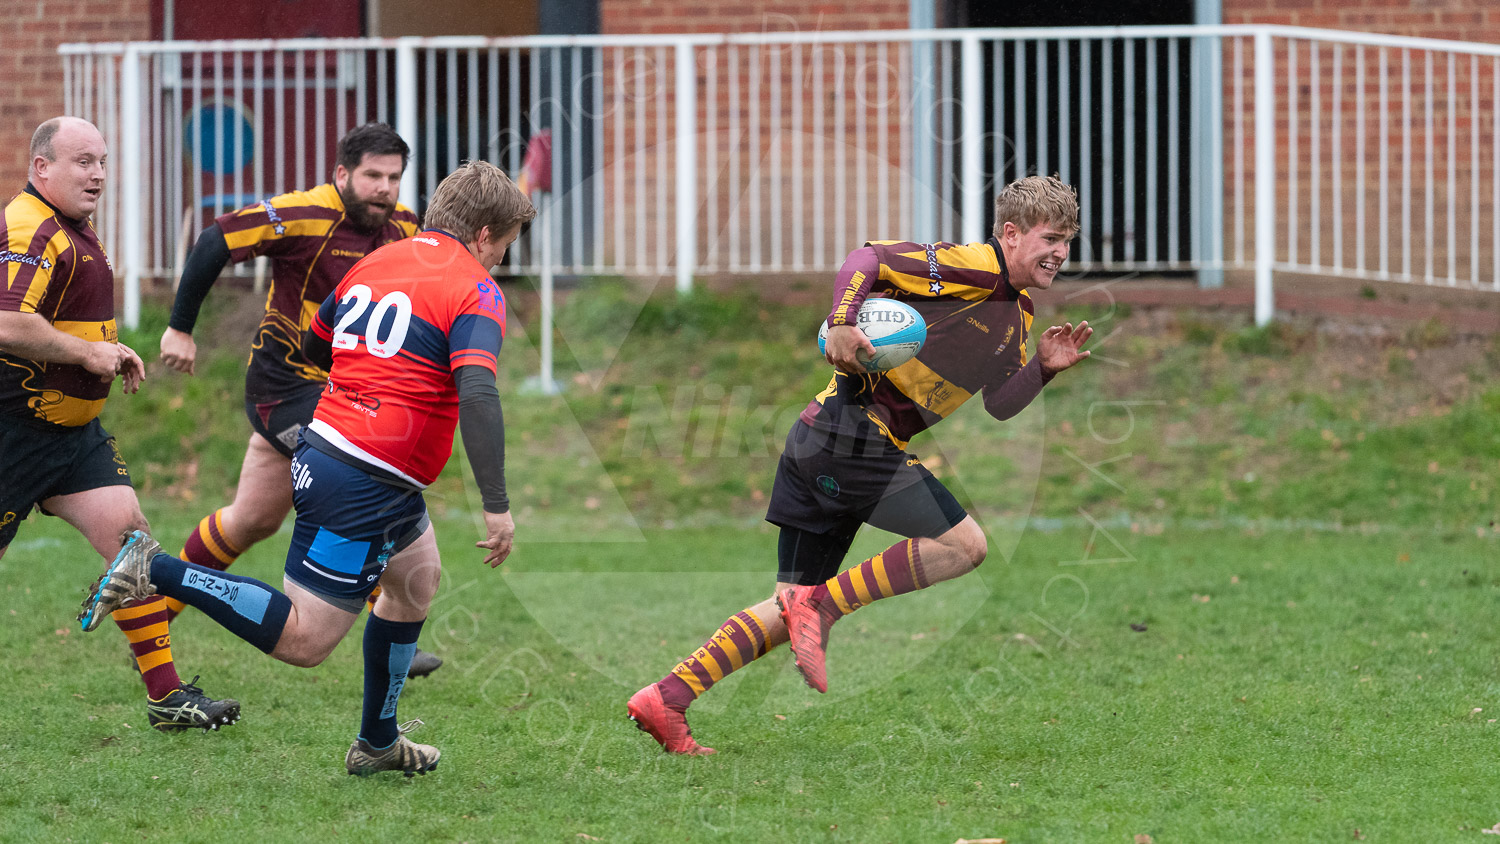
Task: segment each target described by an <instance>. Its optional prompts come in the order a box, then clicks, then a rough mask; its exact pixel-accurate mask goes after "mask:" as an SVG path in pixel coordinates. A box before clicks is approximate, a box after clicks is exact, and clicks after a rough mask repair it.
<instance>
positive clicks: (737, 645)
mask: <svg viewBox="0 0 1500 844" xmlns="http://www.w3.org/2000/svg"><path fill="white" fill-rule="evenodd" d="M770 649H771V648H770V647H768V646H767V645H766V626H765V624H763V623H761V620H760V619H759V618H756V616H755V613H753V612H751V611H749V610H744V611H743V612H737V613H735V614H734V615H732V616H730V617H729V620H728V621H726V622H724V626H722V627H720V628H719V629H718V630H716V631H714V635H712V636H710V637H709V639H708V641H707V642H704V643H703V647H701V648H699V649H698V650H696V651H693V654H692V656H689V657H688V658H687V659H685V660H683V661H682V662H679V663H677V667H676V668H673V669H672V670H671V672H669V673H668V674H667V676H666V677H663V678H662V680H661V682H659V683H657V684H656V685H657V687H658V688H659V689H661V699H662V702H664V703H666V705H667V708H669V709H675V710H677V711H678V712H685V711H687V708H688V706H689V705H690V704H691V703H692V702H693V701H695V700H697V699H698V696H699V695H701V694H703V693H704V692H706V691H708V690H709V688H710V687H712V686H713V684H714V683H717V682H719V681H720V680H722V679H724V678H725V677H727V676H729V674H730V673H732V672H734V671H737V670H739V669H741V668H744V667H745V666H746V665H749V664H750V663H751V662H752V661H754V660H756V659H759V658H760V657H763V656H765V655H766V652H767V651H769V650H770Z"/></svg>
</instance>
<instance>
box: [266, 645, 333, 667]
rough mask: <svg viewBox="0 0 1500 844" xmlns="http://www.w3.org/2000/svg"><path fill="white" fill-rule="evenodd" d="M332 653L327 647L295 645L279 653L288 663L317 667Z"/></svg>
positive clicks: (283, 660)
mask: <svg viewBox="0 0 1500 844" xmlns="http://www.w3.org/2000/svg"><path fill="white" fill-rule="evenodd" d="M330 653H332V651H331V650H330V649H327V648H312V647H306V646H300V647H295V648H291V649H289V650H287V651H286V652H285V653H283V654H279V656H280V657H281V661H282V662H285V663H286V664H287V665H295V666H297V667H298V668H317V667H318V666H319V665H322V664H323V660H325V659H327V658H328V654H330Z"/></svg>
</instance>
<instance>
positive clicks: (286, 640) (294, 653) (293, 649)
mask: <svg viewBox="0 0 1500 844" xmlns="http://www.w3.org/2000/svg"><path fill="white" fill-rule="evenodd" d="M290 632H291V631H287V632H284V633H283V634H282V636H281V640H280V641H279V642H277V643H276V650H275V651H274V652H273V653H272V655H273V656H275V657H276V658H277V659H279V660H281V661H282V662H284V663H286V664H287V665H295V666H297V667H298V668H316V667H317V666H319V665H321V664H323V660H325V659H327V658H328V655H329V654H331V653H333V647H332V646H331V645H328V644H327V643H325V642H321V641H315V640H313V639H310V638H308V637H305V636H299V635H296V634H295V633H292V634H291V635H287V633H290ZM334 644H337V642H335V643H334Z"/></svg>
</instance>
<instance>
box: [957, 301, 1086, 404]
mask: <svg viewBox="0 0 1500 844" xmlns="http://www.w3.org/2000/svg"><path fill="white" fill-rule="evenodd" d="M1093 333H1094V329H1093V328H1090V327H1089V324H1088V323H1087V322H1080V323H1078V325H1077V327H1076V328H1075V327H1074V326H1073V324H1072V323H1065V324H1063V325H1054V326H1052V327H1051V328H1048V329H1047V330H1046V331H1043V332H1042V336H1041V337H1040V338H1038V339H1037V351H1036V356H1035V357H1033V358H1032V359H1031V360H1030V361H1028V362H1027V363H1026V365H1025V366H1023V367H1021V368H1020V369H1018V370H1016V372H1015V374H1013V375H1011V376H1010V377H1009V378H1006V379H1005V383H1003V384H1001V385H1000V386H999V387H997V388H995V389H990V388H988V387H986V388H985V391H984V409H985V410H986V411H988V412H989V414H990V415H991V416H993V417H995V418H996V419H999V420H1000V421H1002V422H1003V421H1005V420H1007V419H1010V418H1011V417H1013V416H1015V415H1016V414H1017V413H1020V412H1021V411H1023V410H1025V409H1026V406H1027V405H1029V404H1031V402H1032V400H1033V399H1035V398H1036V397H1037V395H1038V394H1040V393H1041V392H1042V388H1043V387H1045V386H1047V382H1048V381H1051V380H1052V378H1053V376H1055V375H1057V373H1059V372H1062V371H1063V370H1065V369H1070V368H1072V367H1073V366H1074V365H1076V364H1077V363H1078V362H1079V361H1082V360H1083V359H1084V358H1086V357H1088V356H1089V354H1090V353H1089V352H1088V351H1085V350H1084V349H1083V344H1084V343H1086V342H1088V339H1089V337H1090V336H1091V335H1092V334H1093Z"/></svg>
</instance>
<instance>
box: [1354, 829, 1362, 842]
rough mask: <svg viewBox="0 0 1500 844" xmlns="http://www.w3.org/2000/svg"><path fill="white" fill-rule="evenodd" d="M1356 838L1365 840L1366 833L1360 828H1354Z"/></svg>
mask: <svg viewBox="0 0 1500 844" xmlns="http://www.w3.org/2000/svg"><path fill="white" fill-rule="evenodd" d="M1354 840H1355V841H1363V840H1365V834H1364V833H1363V832H1360V831H1359V830H1358V829H1356V830H1354Z"/></svg>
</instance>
